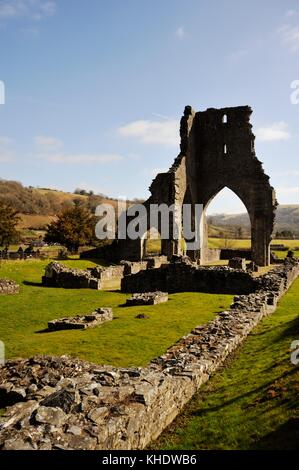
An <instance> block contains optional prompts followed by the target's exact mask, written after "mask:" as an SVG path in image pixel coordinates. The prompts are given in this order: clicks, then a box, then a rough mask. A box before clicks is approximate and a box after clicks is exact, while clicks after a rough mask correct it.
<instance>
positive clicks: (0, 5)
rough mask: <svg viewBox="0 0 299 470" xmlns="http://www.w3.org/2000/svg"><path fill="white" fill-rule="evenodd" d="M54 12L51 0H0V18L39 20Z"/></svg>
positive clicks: (54, 4)
mask: <svg viewBox="0 0 299 470" xmlns="http://www.w3.org/2000/svg"><path fill="white" fill-rule="evenodd" d="M55 13H56V2H55V1H53V0H0V19H5V20H9V19H14V18H20V17H27V18H30V19H32V20H35V21H39V20H41V19H43V18H45V17H48V16H53V15H54V14H55Z"/></svg>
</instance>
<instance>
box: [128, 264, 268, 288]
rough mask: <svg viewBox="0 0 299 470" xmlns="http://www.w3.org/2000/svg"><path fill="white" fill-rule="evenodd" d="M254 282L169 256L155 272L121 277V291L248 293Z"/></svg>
mask: <svg viewBox="0 0 299 470" xmlns="http://www.w3.org/2000/svg"><path fill="white" fill-rule="evenodd" d="M258 282H259V281H258V279H255V278H253V277H252V275H251V274H250V273H249V272H246V271H241V270H237V269H233V268H229V267H228V266H205V267H203V266H199V265H198V264H197V263H194V262H192V261H191V260H190V259H189V258H188V257H182V258H180V257H173V258H172V262H170V263H168V264H165V265H162V266H161V268H158V269H147V270H146V271H140V272H138V273H136V274H131V275H128V276H124V278H123V279H122V281H121V290H122V292H130V293H147V292H156V291H162V292H169V293H174V292H206V293H222V294H236V293H240V294H248V293H250V292H254V291H255V290H256V289H257V288H258Z"/></svg>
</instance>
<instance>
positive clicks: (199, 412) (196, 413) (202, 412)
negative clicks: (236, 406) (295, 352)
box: [192, 368, 297, 416]
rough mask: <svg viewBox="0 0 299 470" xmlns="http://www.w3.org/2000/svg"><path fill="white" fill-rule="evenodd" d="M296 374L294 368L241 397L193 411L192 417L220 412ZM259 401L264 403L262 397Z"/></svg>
mask: <svg viewBox="0 0 299 470" xmlns="http://www.w3.org/2000/svg"><path fill="white" fill-rule="evenodd" d="M296 373H297V369H296V368H294V369H293V370H288V371H287V372H284V373H283V374H281V375H280V376H277V377H275V378H273V379H271V380H270V381H269V382H264V383H263V384H262V385H261V386H260V387H256V388H253V389H252V390H250V391H249V392H247V393H244V394H242V395H238V396H236V397H235V398H232V399H230V400H227V401H225V402H223V403H221V405H218V406H211V407H209V408H207V409H199V410H195V411H194V412H192V415H193V416H204V415H206V414H208V413H210V412H211V411H218V410H222V409H223V408H225V407H226V406H229V405H231V404H233V403H235V402H238V401H239V400H240V399H242V398H246V397H250V396H252V395H254V394H255V393H257V392H265V391H266V390H267V389H268V388H269V387H270V386H273V384H274V382H276V381H277V380H281V379H284V378H286V377H287V378H290V377H291V376H292V375H293V374H296ZM260 401H264V398H263V396H262V397H261V400H260Z"/></svg>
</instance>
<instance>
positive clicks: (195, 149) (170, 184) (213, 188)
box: [94, 106, 277, 266]
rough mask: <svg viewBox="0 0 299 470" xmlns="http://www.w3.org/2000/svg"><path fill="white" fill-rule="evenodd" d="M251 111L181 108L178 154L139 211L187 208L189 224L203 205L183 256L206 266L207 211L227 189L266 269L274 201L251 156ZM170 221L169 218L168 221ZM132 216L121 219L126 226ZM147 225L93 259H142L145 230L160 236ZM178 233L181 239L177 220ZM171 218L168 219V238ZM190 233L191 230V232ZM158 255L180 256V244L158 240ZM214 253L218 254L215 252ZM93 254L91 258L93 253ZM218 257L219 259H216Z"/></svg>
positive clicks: (253, 252) (253, 256)
mask: <svg viewBox="0 0 299 470" xmlns="http://www.w3.org/2000/svg"><path fill="white" fill-rule="evenodd" d="M251 113H252V109H251V108H250V107H249V106H238V107H227V108H221V109H214V108H209V109H207V110H206V111H199V112H195V111H194V110H193V109H192V108H191V106H186V107H185V110H184V115H183V117H182V119H181V123H180V138H181V143H180V153H179V155H178V156H177V157H176V159H175V160H174V163H173V165H172V166H171V168H170V169H169V171H168V172H166V173H159V174H158V175H157V176H156V178H155V179H154V180H153V182H152V184H151V186H150V192H151V196H150V198H149V199H148V200H147V201H145V203H144V206H145V208H146V209H147V211H148V214H149V211H150V205H151V204H157V205H160V204H166V205H167V207H170V206H172V205H176V206H177V207H182V205H183V204H185V203H188V204H190V205H191V210H192V217H193V221H194V213H195V204H202V205H203V214H202V217H201V220H200V221H199V225H200V228H199V229H200V232H201V233H202V236H201V240H200V249H199V250H190V251H188V252H187V253H186V254H187V255H189V256H190V257H191V258H192V259H194V260H199V262H200V264H205V263H206V262H207V261H209V260H212V259H213V258H214V257H215V256H216V255H215V253H214V254H213V253H212V254H211V253H210V250H209V249H208V230H207V223H206V215H205V213H206V210H207V208H208V206H209V204H210V202H211V201H212V200H213V198H214V197H215V196H216V195H217V194H218V193H219V192H220V191H221V190H222V189H223V188H225V187H227V188H229V189H231V190H232V191H233V192H234V193H235V194H236V195H237V196H238V197H239V198H240V199H241V201H242V202H243V204H244V205H245V207H246V209H247V212H248V215H249V218H250V221H251V241H252V250H251V256H250V257H251V259H252V261H254V262H255V264H256V265H258V266H268V265H270V242H271V237H272V232H273V224H274V218H275V211H276V207H277V201H276V197H275V191H274V189H273V187H272V186H271V185H270V183H269V176H267V175H266V174H265V172H264V170H263V167H262V163H261V162H260V161H259V160H258V158H257V156H256V153H255V146H254V142H255V136H254V134H253V132H252V125H251V124H250V116H251ZM172 217H173V216H172ZM131 219H132V217H130V215H129V214H126V222H127V224H129V223H130V221H131ZM147 220H148V225H147V227H145V229H146V230H145V233H144V234H142V235H141V236H140V237H139V238H137V239H136V240H130V239H129V238H127V239H116V240H114V242H113V243H112V244H111V245H110V246H108V247H105V248H104V249H103V250H100V251H99V252H98V254H97V256H101V254H102V255H104V256H108V257H109V256H110V259H114V260H116V261H117V260H118V261H119V260H121V259H128V260H132V261H140V260H142V259H143V257H144V255H145V250H144V244H145V240H146V236H147V233H148V231H149V230H151V229H155V230H156V231H158V232H159V233H160V234H161V220H160V221H159V222H158V226H154V227H152V226H151V225H150V222H149V221H150V217H147ZM176 222H177V224H178V225H179V233H181V236H183V233H184V227H183V225H182V222H181V221H176ZM173 223H174V219H173V218H171V220H170V233H172V232H173V230H172V226H173ZM193 228H194V227H193ZM161 251H162V255H165V256H167V258H168V259H170V258H171V257H172V255H174V254H178V255H179V254H181V253H182V243H181V240H180V239H176V240H175V239H162V240H161ZM218 251H219V250H218ZM94 254H95V253H94ZM217 256H219V254H217Z"/></svg>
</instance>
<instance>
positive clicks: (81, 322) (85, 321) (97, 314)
mask: <svg viewBox="0 0 299 470" xmlns="http://www.w3.org/2000/svg"><path fill="white" fill-rule="evenodd" d="M110 320H113V311H112V308H97V309H96V310H95V311H94V312H92V313H89V314H87V315H76V316H75V317H65V318H58V319H56V320H51V321H49V322H48V329H49V330H50V331H57V330H85V329H86V328H94V327H95V326H98V325H101V324H102V323H105V322H107V321H110Z"/></svg>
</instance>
